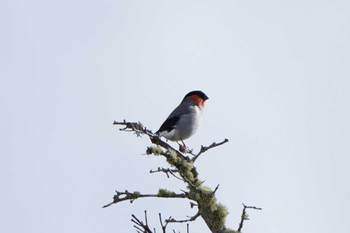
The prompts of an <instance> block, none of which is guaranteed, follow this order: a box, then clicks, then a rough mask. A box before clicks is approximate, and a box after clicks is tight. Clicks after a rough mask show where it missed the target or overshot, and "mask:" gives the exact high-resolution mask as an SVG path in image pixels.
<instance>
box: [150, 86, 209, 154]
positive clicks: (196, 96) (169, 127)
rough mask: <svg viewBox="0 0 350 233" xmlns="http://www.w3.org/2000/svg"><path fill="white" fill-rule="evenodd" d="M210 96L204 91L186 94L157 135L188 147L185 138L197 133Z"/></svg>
mask: <svg viewBox="0 0 350 233" xmlns="http://www.w3.org/2000/svg"><path fill="white" fill-rule="evenodd" d="M208 99H209V98H208V96H207V95H206V94H204V93H203V92H202V91H198V90H196V91H191V92H189V93H188V94H186V95H185V97H184V98H183V99H182V101H181V103H180V104H179V106H177V107H176V108H175V109H174V110H173V111H172V112H171V113H170V115H169V116H168V118H167V119H166V120H165V121H164V123H163V124H162V125H161V126H160V128H159V130H158V131H157V132H156V135H158V136H159V137H165V138H166V139H168V140H170V141H176V142H177V143H178V144H179V146H180V148H181V144H180V143H179V141H181V142H182V144H183V145H182V146H183V147H184V148H186V145H185V143H184V141H183V140H185V139H188V138H189V137H191V136H192V135H193V134H195V133H196V131H197V129H198V126H199V123H200V120H201V118H202V114H203V109H204V104H205V101H206V100H208Z"/></svg>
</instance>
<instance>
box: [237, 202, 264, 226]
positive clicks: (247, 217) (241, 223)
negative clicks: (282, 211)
mask: <svg viewBox="0 0 350 233" xmlns="http://www.w3.org/2000/svg"><path fill="white" fill-rule="evenodd" d="M242 205H243V210H242V215H241V222H240V223H239V226H238V230H237V231H238V232H241V230H242V228H243V223H244V221H245V220H249V216H248V214H247V213H246V209H254V210H262V209H261V208H258V207H255V206H246V205H244V204H243V203H242Z"/></svg>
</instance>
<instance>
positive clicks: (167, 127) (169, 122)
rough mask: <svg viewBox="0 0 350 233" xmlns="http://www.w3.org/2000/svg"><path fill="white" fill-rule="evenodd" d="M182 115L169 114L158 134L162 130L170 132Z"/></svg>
mask: <svg viewBox="0 0 350 233" xmlns="http://www.w3.org/2000/svg"><path fill="white" fill-rule="evenodd" d="M179 119H180V117H179V116H173V117H171V116H169V117H168V118H167V119H166V120H165V121H164V123H163V124H162V125H161V126H160V128H159V130H158V131H157V132H156V134H158V133H160V132H164V131H167V132H170V131H171V130H173V129H174V128H175V125H176V123H177V122H178V121H179Z"/></svg>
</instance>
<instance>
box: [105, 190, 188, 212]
mask: <svg viewBox="0 0 350 233" xmlns="http://www.w3.org/2000/svg"><path fill="white" fill-rule="evenodd" d="M116 193H117V194H116V195H114V197H113V201H112V202H111V203H109V204H107V205H104V206H102V208H106V207H109V206H111V205H113V204H116V203H119V202H122V201H128V200H129V201H130V202H131V203H132V202H133V201H134V200H136V199H138V198H145V197H160V198H187V195H186V193H174V192H166V193H161V192H159V193H158V194H141V193H140V192H132V193H130V192H128V191H127V190H126V191H125V192H118V191H116Z"/></svg>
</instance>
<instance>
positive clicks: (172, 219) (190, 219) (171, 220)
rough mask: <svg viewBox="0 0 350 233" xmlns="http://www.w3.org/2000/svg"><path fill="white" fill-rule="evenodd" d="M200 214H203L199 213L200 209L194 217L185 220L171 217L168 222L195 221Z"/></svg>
mask: <svg viewBox="0 0 350 233" xmlns="http://www.w3.org/2000/svg"><path fill="white" fill-rule="evenodd" d="M199 216H201V214H200V213H199V211H198V212H197V213H196V214H195V215H194V216H192V217H190V218H188V219H184V220H176V219H174V218H171V217H170V218H169V219H168V220H166V222H167V223H169V222H171V223H184V222H193V221H194V220H196V219H197V218H198V217H199Z"/></svg>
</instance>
